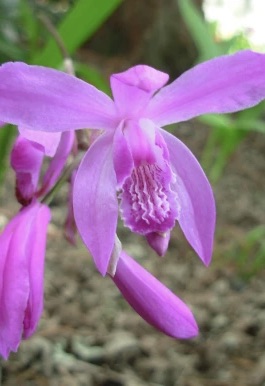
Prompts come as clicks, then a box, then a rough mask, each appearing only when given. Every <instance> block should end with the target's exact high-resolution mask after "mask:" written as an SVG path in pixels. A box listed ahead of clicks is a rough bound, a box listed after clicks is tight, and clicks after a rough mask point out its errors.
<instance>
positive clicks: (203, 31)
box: [178, 0, 225, 61]
mask: <svg viewBox="0 0 265 386" xmlns="http://www.w3.org/2000/svg"><path fill="white" fill-rule="evenodd" d="M178 4H179V10H180V13H181V16H182V17H183V19H184V21H185V23H186V25H187V27H188V29H189V32H190V34H191V36H192V38H193V40H194V43H195V45H196V47H197V49H198V51H199V53H200V61H204V60H207V59H210V58H212V57H214V56H219V55H222V54H224V53H225V52H224V49H222V48H221V46H220V45H218V44H216V43H215V42H214V39H213V35H212V32H211V30H210V28H209V25H208V24H207V23H206V22H205V20H204V19H203V17H202V16H201V14H200V12H199V10H198V9H197V8H196V7H195V5H194V4H193V2H192V1H191V0H178Z"/></svg>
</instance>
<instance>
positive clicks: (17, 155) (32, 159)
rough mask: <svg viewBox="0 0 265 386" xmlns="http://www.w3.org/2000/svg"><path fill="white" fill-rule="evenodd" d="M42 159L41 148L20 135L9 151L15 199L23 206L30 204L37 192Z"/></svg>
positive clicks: (42, 152)
mask: <svg viewBox="0 0 265 386" xmlns="http://www.w3.org/2000/svg"><path fill="white" fill-rule="evenodd" d="M37 134H38V133H37ZM43 157H44V150H43V147H42V146H40V145H39V144H38V143H36V142H32V141H29V140H27V139H25V138H24V137H23V136H22V135H19V136H18V137H17V139H16V141H15V143H14V145H13V148H12V151H11V157H10V163H11V167H12V168H13V169H14V171H15V173H16V197H17V200H18V202H19V203H20V204H22V205H24V206H26V205H28V204H30V203H31V201H32V199H33V197H34V195H35V193H36V191H37V187H38V182H39V175H40V170H41V167H42V162H43Z"/></svg>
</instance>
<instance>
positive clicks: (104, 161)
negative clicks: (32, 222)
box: [73, 133, 118, 275]
mask: <svg viewBox="0 0 265 386" xmlns="http://www.w3.org/2000/svg"><path fill="white" fill-rule="evenodd" d="M112 139H113V135H112V134H110V133H106V134H102V135H101V136H100V137H99V138H98V139H97V140H96V141H95V142H94V143H93V144H92V146H91V147H90V149H89V150H88V151H87V153H86V154H85V156H84V158H83V160H82V162H81V164H80V166H79V168H78V171H77V175H76V177H75V183H74V201H73V203H74V214H75V220H76V225H77V228H78V230H79V232H80V234H81V237H82V239H83V241H84V243H85V244H86V246H87V248H88V250H89V251H90V253H91V255H92V257H93V259H94V261H95V264H96V266H97V268H98V270H99V272H100V273H101V274H102V275H105V274H106V272H107V269H108V265H109V261H110V258H111V254H112V251H113V247H114V242H115V234H116V227H117V218H118V202H117V197H116V183H117V182H116V176H115V172H114V167H113V160H112Z"/></svg>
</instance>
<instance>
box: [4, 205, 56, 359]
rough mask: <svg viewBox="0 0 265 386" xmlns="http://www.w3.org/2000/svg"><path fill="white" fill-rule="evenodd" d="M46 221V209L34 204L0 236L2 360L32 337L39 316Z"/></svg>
mask: <svg viewBox="0 0 265 386" xmlns="http://www.w3.org/2000/svg"><path fill="white" fill-rule="evenodd" d="M49 221H50V210H49V208H48V207H47V206H45V205H42V204H39V203H37V202H35V203H33V204H31V205H29V206H28V207H26V208H23V209H22V210H21V211H20V212H19V213H18V214H17V215H16V216H15V217H14V218H13V219H12V220H11V221H10V222H9V224H8V225H7V226H6V228H5V229H4V231H3V232H2V234H1V235H0V355H1V356H3V357H4V358H5V359H7V358H8V356H9V354H10V352H11V351H17V349H18V346H19V344H20V341H21V339H22V338H25V339H26V338H28V337H30V336H31V335H32V334H33V332H34V331H35V329H36V327H37V324H38V321H39V318H40V316H41V313H42V308H43V274H44V272H43V270H44V257H45V246H46V233H47V226H48V223H49Z"/></svg>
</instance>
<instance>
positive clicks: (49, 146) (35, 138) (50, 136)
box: [18, 127, 61, 157]
mask: <svg viewBox="0 0 265 386" xmlns="http://www.w3.org/2000/svg"><path fill="white" fill-rule="evenodd" d="M18 130H19V132H20V134H21V135H22V136H23V137H24V138H26V139H28V140H29V141H32V142H35V143H38V144H39V145H41V146H42V147H43V148H44V153H45V155H47V156H49V157H53V156H54V154H55V152H56V150H57V147H58V145H59V143H60V139H61V133H47V132H46V131H35V130H29V129H25V128H24V127H19V128H18Z"/></svg>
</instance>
